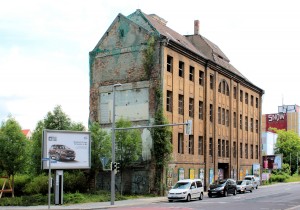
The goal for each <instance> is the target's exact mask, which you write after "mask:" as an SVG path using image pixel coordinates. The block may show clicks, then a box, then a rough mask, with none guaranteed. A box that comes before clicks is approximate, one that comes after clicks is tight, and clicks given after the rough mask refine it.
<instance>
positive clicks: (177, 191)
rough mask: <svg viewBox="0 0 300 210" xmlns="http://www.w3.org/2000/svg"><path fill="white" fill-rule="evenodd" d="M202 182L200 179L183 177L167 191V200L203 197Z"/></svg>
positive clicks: (200, 198)
mask: <svg viewBox="0 0 300 210" xmlns="http://www.w3.org/2000/svg"><path fill="white" fill-rule="evenodd" d="M203 193H204V189H203V184H202V181H201V179H183V180H180V181H178V182H177V183H176V184H175V185H174V186H173V187H172V189H171V190H170V191H169V193H168V200H169V202H173V201H175V200H186V201H190V200H191V199H199V200H202V199H203Z"/></svg>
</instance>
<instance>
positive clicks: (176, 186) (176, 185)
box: [173, 182, 190, 189]
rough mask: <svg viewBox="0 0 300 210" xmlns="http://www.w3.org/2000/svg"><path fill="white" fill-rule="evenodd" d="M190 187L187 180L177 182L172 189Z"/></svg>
mask: <svg viewBox="0 0 300 210" xmlns="http://www.w3.org/2000/svg"><path fill="white" fill-rule="evenodd" d="M188 188H190V183H189V182H177V183H176V184H175V186H174V187H173V189H188Z"/></svg>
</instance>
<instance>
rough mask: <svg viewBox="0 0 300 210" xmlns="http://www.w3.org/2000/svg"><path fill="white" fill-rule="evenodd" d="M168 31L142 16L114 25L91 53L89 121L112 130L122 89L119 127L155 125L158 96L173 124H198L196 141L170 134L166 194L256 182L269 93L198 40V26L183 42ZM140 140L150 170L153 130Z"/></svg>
mask: <svg viewBox="0 0 300 210" xmlns="http://www.w3.org/2000/svg"><path fill="white" fill-rule="evenodd" d="M166 23H167V22H166V21H165V20H164V19H162V18H160V17H158V16H157V15H147V14H144V13H143V12H142V11H140V10H136V11H135V12H134V13H132V14H131V15H129V16H123V15H122V14H119V15H118V16H117V17H116V18H115V20H114V21H113V22H112V24H111V25H110V27H109V28H108V30H107V31H106V33H105V34H104V35H103V37H102V38H101V40H100V41H99V42H98V44H97V45H96V47H95V48H94V49H93V50H92V51H91V52H90V121H98V122H99V123H100V124H101V126H102V127H104V128H110V127H111V119H112V94H111V93H112V85H113V84H116V83H121V84H122V86H121V87H118V88H117V89H116V119H118V117H120V116H123V117H125V118H128V119H129V120H131V121H132V122H134V124H136V125H151V124H152V123H153V118H154V113H155V109H156V104H157V101H156V100H157V98H156V96H155V90H157V89H159V90H161V92H162V93H163V97H162V101H163V107H164V113H165V116H166V118H167V119H168V121H169V123H182V122H186V120H193V129H192V131H193V134H192V135H185V134H184V127H183V126H174V127H172V131H173V132H172V134H173V136H172V144H173V155H172V160H171V161H170V163H169V165H168V168H167V169H166V179H165V181H166V184H167V185H168V186H171V185H173V184H174V182H176V181H177V180H178V179H181V178H193V177H195V178H198V177H199V178H203V179H204V180H205V185H206V186H207V185H208V184H209V183H210V182H211V181H212V180H214V179H217V178H222V177H223V178H226V177H232V178H235V179H240V178H243V176H244V175H246V173H248V174H252V173H253V172H252V170H253V164H256V165H258V164H260V162H261V159H260V157H261V154H260V145H261V143H260V136H261V131H260V124H261V103H262V100H261V98H262V95H263V93H264V91H263V90H262V89H261V88H259V87H257V86H255V85H254V84H253V83H251V82H250V81H249V80H248V79H247V78H246V77H245V76H244V75H243V74H241V73H240V72H239V71H238V70H237V69H235V68H234V67H233V66H232V65H231V64H230V61H229V59H228V58H227V57H226V55H225V54H224V53H223V52H222V51H221V50H220V49H219V48H218V46H217V45H215V44H214V43H212V42H211V41H209V40H208V39H206V38H205V37H203V36H202V35H200V34H199V22H198V21H195V23H194V25H195V26H194V29H195V30H194V31H195V32H194V34H193V35H185V36H183V35H180V34H179V33H177V32H175V31H174V30H172V29H170V28H169V27H168V26H167V25H166ZM147 53H148V54H147ZM151 58H153V59H151ZM142 138H143V155H142V156H143V157H142V158H143V160H144V161H145V163H147V161H150V160H151V149H152V138H151V134H150V132H149V131H148V130H147V129H144V130H143V131H142ZM139 173H140V172H139ZM149 174H151V173H147V167H146V168H145V172H144V173H143V174H140V175H141V176H144V178H145V177H146V179H147V180H148V182H150V181H149V180H151V177H150V175H149ZM147 176H148V178H147ZM132 177H135V175H132ZM132 182H134V180H132Z"/></svg>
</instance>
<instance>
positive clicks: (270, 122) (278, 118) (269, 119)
mask: <svg viewBox="0 0 300 210" xmlns="http://www.w3.org/2000/svg"><path fill="white" fill-rule="evenodd" d="M269 128H277V129H280V130H282V129H284V130H287V114H286V113H277V114H266V131H269Z"/></svg>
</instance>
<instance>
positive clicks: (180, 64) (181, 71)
mask: <svg viewBox="0 0 300 210" xmlns="http://www.w3.org/2000/svg"><path fill="white" fill-rule="evenodd" d="M178 76H180V77H184V62H182V61H179V72H178Z"/></svg>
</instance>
